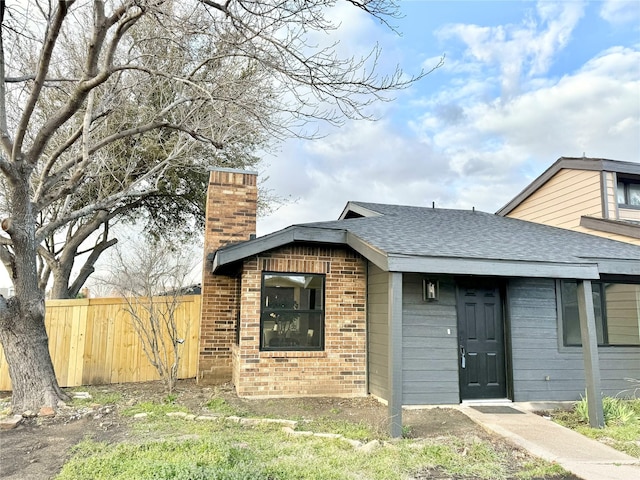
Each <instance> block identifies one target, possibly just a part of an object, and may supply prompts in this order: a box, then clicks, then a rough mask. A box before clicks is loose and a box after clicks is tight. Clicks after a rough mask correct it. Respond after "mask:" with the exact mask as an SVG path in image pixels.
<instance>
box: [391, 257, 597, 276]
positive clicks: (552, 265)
mask: <svg viewBox="0 0 640 480" xmlns="http://www.w3.org/2000/svg"><path fill="white" fill-rule="evenodd" d="M388 271H393V272H414V273H441V274H450V275H482V276H494V277H534V278H580V279H584V280H597V279H599V278H600V273H599V270H598V264H597V263H595V262H593V263H587V262H585V263H559V262H531V261H526V260H497V259H491V258H456V257H451V258H450V257H416V256H407V255H389V257H388Z"/></svg>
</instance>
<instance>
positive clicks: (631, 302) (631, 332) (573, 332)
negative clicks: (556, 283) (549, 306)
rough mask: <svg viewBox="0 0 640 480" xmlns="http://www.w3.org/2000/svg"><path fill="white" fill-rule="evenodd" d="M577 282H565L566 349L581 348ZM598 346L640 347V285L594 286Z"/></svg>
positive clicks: (562, 298) (563, 291) (596, 284)
mask: <svg viewBox="0 0 640 480" xmlns="http://www.w3.org/2000/svg"><path fill="white" fill-rule="evenodd" d="M577 285H578V284H577V282H575V281H565V280H563V281H562V288H561V291H560V294H561V304H562V326H563V336H564V345H565V346H580V345H582V339H581V336H580V318H579V316H578V293H577ZM591 287H592V290H593V295H592V296H593V308H594V310H595V317H596V335H597V337H598V345H620V346H623V345H640V284H633V283H605V282H602V283H601V282H593V283H592V284H591Z"/></svg>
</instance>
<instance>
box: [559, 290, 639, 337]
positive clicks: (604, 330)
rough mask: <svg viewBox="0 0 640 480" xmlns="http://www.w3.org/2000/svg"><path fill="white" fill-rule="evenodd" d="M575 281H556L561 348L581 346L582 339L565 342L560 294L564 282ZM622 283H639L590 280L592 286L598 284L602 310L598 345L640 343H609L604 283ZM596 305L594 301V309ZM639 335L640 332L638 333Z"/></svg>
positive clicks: (565, 323) (564, 325)
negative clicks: (600, 338) (601, 340)
mask: <svg viewBox="0 0 640 480" xmlns="http://www.w3.org/2000/svg"><path fill="white" fill-rule="evenodd" d="M574 282H577V280H569V279H562V280H558V281H557V283H556V298H557V311H558V323H559V332H558V333H559V335H558V343H559V346H560V347H561V348H563V349H572V348H582V341H581V342H580V343H578V344H576V343H567V331H568V329H567V321H568V319H567V316H566V315H565V303H564V301H563V298H562V295H563V293H562V292H563V284H564V283H574ZM610 283H611V284H622V285H639V283H638V282H630V281H615V280H607V279H603V280H596V281H593V280H592V281H591V284H592V287H593V286H595V285H598V290H599V293H600V295H599V297H600V305H599V308H600V311H601V312H602V314H601V316H602V318H601V325H600V327H601V328H602V337H603V342H602V343H601V342H600V341H598V347H604V348H627V349H638V348H640V343H637V344H633V343H624V344H623V343H613V344H612V343H609V331H608V320H607V296H606V288H605V285H606V284H610ZM593 291H594V292H595V289H593ZM596 308H597V307H596V305H595V303H594V310H595V309H596ZM597 321H598V319H597V318H596V322H597ZM579 322H580V319H578V324H579ZM598 327H599V325H596V330H598ZM578 328H580V325H578ZM639 336H640V333H639Z"/></svg>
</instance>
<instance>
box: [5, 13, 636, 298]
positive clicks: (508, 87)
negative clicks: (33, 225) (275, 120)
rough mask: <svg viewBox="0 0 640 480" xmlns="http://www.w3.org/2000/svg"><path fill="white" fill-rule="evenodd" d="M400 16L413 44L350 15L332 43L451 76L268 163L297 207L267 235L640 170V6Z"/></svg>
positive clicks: (263, 228) (279, 215) (267, 171)
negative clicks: (605, 165)
mask: <svg viewBox="0 0 640 480" xmlns="http://www.w3.org/2000/svg"><path fill="white" fill-rule="evenodd" d="M345 3H346V2H345ZM400 5H401V10H402V13H403V15H404V18H402V19H399V20H398V21H396V22H395V25H397V29H398V30H399V31H400V32H402V36H398V35H396V34H394V33H393V32H391V31H389V29H387V28H386V27H384V26H383V25H380V24H379V23H377V22H375V21H374V20H373V19H371V18H368V17H367V16H365V15H363V14H360V13H359V11H358V10H357V9H354V8H347V7H339V8H337V9H336V10H335V11H333V13H332V15H334V18H335V19H336V20H337V21H339V22H341V24H342V28H341V29H340V31H338V32H333V33H332V34H331V36H330V37H329V38H328V39H327V41H332V40H333V39H335V38H339V39H340V42H341V44H340V48H341V49H342V51H343V52H350V53H353V54H356V55H358V54H362V53H366V52H368V51H369V50H370V49H371V47H372V46H373V45H375V44H376V43H378V44H380V46H381V47H382V49H383V57H382V59H381V66H382V67H383V69H384V68H393V66H395V64H396V63H398V64H399V65H400V66H401V67H402V68H403V69H404V70H405V71H407V72H408V73H417V72H419V71H420V69H425V70H430V69H432V68H433V67H434V66H435V65H437V63H438V61H439V59H440V58H441V56H442V55H444V56H445V63H444V65H443V66H442V67H440V68H439V69H437V70H436V71H435V72H433V73H431V74H430V75H428V76H427V77H425V78H424V79H423V80H421V81H420V82H418V83H417V84H415V85H414V86H413V87H411V88H410V89H408V90H405V91H402V92H399V93H398V94H397V96H396V99H395V101H393V102H389V103H384V104H378V105H377V106H376V107H375V113H376V114H377V116H378V117H379V120H378V121H376V122H365V121H360V122H350V123H347V124H345V125H344V126H342V127H341V128H334V129H330V128H325V127H322V126H319V128H320V129H321V132H322V133H323V134H326V137H325V138H323V139H321V140H316V141H301V140H300V141H293V140H292V141H289V142H287V143H285V144H283V145H281V146H280V148H279V149H278V150H277V151H275V152H273V154H270V155H265V158H264V162H265V165H264V167H263V168H262V170H261V172H260V173H261V175H262V176H263V178H266V177H268V180H267V181H266V186H267V187H268V188H269V189H271V190H272V191H273V192H274V193H276V194H278V195H280V196H281V197H284V198H286V199H288V200H289V202H288V203H287V204H285V205H284V206H283V207H281V208H280V209H279V210H277V211H276V212H275V213H273V214H272V215H270V216H268V217H264V218H261V219H260V220H259V222H258V234H259V235H264V234H266V233H269V232H272V231H275V230H278V229H281V228H284V227H287V226H289V225H292V224H296V223H305V222H315V221H323V220H335V219H337V218H338V216H339V215H340V213H341V212H342V209H343V208H344V206H345V205H346V203H347V202H348V201H349V200H359V201H369V202H381V203H397V204H407V205H424V206H431V204H432V202H435V204H436V206H438V207H442V208H468V209H470V208H471V207H475V208H476V209H480V210H484V211H488V212H495V211H496V210H498V209H499V208H500V207H501V206H503V205H504V204H505V203H506V202H507V201H508V200H510V199H511V198H513V197H514V196H515V195H516V194H517V193H518V192H519V191H520V190H521V189H522V188H523V187H524V186H526V185H527V184H528V183H529V182H530V181H531V180H533V179H534V178H535V177H537V176H538V175H539V174H540V173H542V172H543V171H544V170H545V169H546V168H547V167H548V166H549V165H551V164H552V163H553V162H554V161H555V160H557V159H558V158H559V157H561V156H582V155H583V154H584V155H586V156H588V157H600V158H611V159H616V160H626V161H632V162H640V0H628V1H625V0H606V1H590V2H588V1H580V0H560V1H540V2H534V1H526V0H517V1H516V0H513V1H479V0H473V1H453V0H446V1H435V0H434V1H432V0H413V1H412V0H405V1H401V2H400ZM8 285H9V280H8V277H7V276H6V274H5V272H4V270H3V269H0V287H6V286H8Z"/></svg>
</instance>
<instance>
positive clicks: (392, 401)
mask: <svg viewBox="0 0 640 480" xmlns="http://www.w3.org/2000/svg"><path fill="white" fill-rule="evenodd" d="M388 295H389V307H388V308H389V310H388V319H389V323H388V325H389V363H388V368H389V405H388V407H389V423H390V425H389V426H390V435H391V437H393V438H398V437H401V436H402V273H398V272H390V273H389V291H388Z"/></svg>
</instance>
